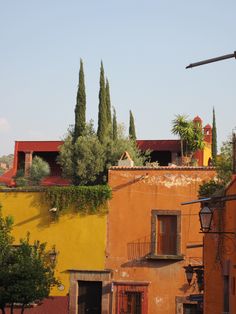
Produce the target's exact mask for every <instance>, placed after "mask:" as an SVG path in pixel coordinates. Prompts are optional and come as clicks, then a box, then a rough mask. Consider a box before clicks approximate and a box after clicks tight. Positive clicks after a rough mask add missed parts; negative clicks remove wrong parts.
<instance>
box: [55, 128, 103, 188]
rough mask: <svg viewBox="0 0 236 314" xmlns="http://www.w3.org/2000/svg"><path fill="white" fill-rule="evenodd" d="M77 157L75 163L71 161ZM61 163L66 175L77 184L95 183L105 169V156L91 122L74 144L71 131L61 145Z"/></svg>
mask: <svg viewBox="0 0 236 314" xmlns="http://www.w3.org/2000/svg"><path fill="white" fill-rule="evenodd" d="M71 156H74V158H75V164H74V163H73V162H72V161H71ZM59 164H60V165H61V166H62V170H63V174H64V176H65V177H68V178H71V179H72V181H73V183H74V184H75V185H93V184H96V183H97V177H98V176H99V174H100V173H101V172H102V171H103V169H104V164H105V157H104V148H103V145H102V144H101V143H100V142H99V140H98V137H97V135H96V133H95V131H94V129H93V124H92V122H90V123H89V124H88V125H87V126H86V128H85V131H84V133H83V135H82V136H80V137H79V138H78V139H77V141H76V142H75V143H74V144H73V141H72V136H71V134H70V133H69V134H68V136H67V138H66V139H65V143H64V144H63V145H62V146H61V149H60V155H59Z"/></svg>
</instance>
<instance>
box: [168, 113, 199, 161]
mask: <svg viewBox="0 0 236 314" xmlns="http://www.w3.org/2000/svg"><path fill="white" fill-rule="evenodd" d="M171 132H172V133H173V134H175V135H178V136H179V138H180V145H181V158H182V159H183V157H184V155H185V156H186V155H188V156H189V157H192V155H193V153H194V152H195V151H197V150H198V149H203V148H204V134H203V132H202V128H201V125H199V124H198V123H194V122H193V121H191V120H188V116H186V115H176V117H175V119H174V120H173V121H172V129H171Z"/></svg>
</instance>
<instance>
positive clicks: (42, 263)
mask: <svg viewBox="0 0 236 314" xmlns="http://www.w3.org/2000/svg"><path fill="white" fill-rule="evenodd" d="M12 224H13V220H12V218H11V217H6V218H3V216H2V214H0V308H1V311H2V313H3V314H4V313H5V308H6V305H10V311H11V313H13V311H14V304H16V303H17V304H18V305H19V304H21V313H24V309H25V306H26V305H28V304H30V303H33V302H36V301H37V302H38V301H41V300H43V299H44V298H47V297H48V296H49V293H50V289H51V287H52V286H54V285H56V284H58V283H59V282H58V280H56V278H55V276H54V269H55V263H53V262H52V261H51V260H50V258H49V252H48V251H46V244H45V243H42V244H41V243H40V242H39V241H35V242H34V244H33V245H31V244H30V242H29V235H27V237H26V238H25V239H22V240H21V241H20V245H19V246H17V247H14V246H12V243H13V237H12V236H11V230H12Z"/></svg>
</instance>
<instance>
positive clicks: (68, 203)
mask: <svg viewBox="0 0 236 314" xmlns="http://www.w3.org/2000/svg"><path fill="white" fill-rule="evenodd" d="M45 198H46V202H47V203H48V204H49V206H50V207H52V208H53V207H55V208H57V209H58V210H59V211H61V210H64V209H67V208H68V207H73V208H74V209H75V210H76V211H78V212H81V213H89V214H94V213H99V212H101V211H104V209H106V204H107V201H108V200H109V199H110V198H111V189H110V187H109V186H108V185H97V186H68V187H49V188H47V189H46V191H45Z"/></svg>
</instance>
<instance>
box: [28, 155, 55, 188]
mask: <svg viewBox="0 0 236 314" xmlns="http://www.w3.org/2000/svg"><path fill="white" fill-rule="evenodd" d="M49 174H50V167H49V164H48V163H47V162H46V161H44V160H43V159H42V158H41V157H38V156H35V157H34V158H33V160H32V165H31V167H30V177H29V179H30V180H31V182H32V183H33V184H39V183H40V181H41V180H42V179H43V178H44V177H46V176H48V175H49Z"/></svg>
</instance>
